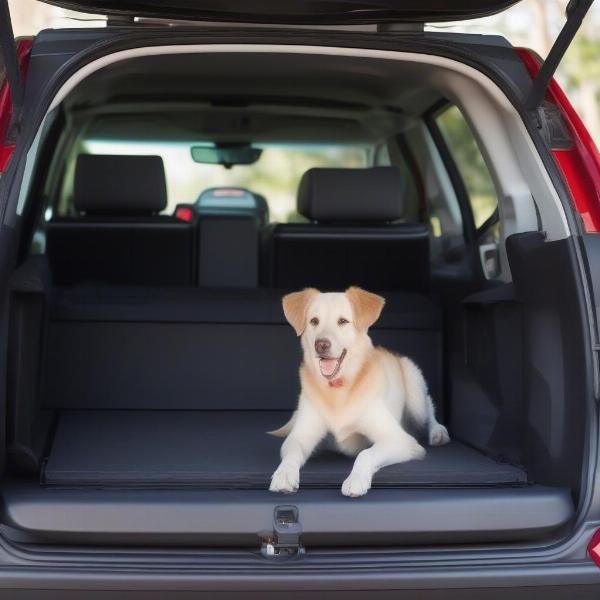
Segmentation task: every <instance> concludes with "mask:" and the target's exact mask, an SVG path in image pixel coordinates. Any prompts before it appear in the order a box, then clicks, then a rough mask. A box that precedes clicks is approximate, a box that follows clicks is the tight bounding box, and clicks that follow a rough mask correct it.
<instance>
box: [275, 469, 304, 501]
mask: <svg viewBox="0 0 600 600" xmlns="http://www.w3.org/2000/svg"><path fill="white" fill-rule="evenodd" d="M299 485H300V470H299V469H297V468H296V467H291V466H289V465H279V467H278V468H277V470H276V471H275V473H273V476H272V477H271V485H270V486H269V490H270V491H271V492H283V493H284V494H293V493H294V492H297V491H298V486H299Z"/></svg>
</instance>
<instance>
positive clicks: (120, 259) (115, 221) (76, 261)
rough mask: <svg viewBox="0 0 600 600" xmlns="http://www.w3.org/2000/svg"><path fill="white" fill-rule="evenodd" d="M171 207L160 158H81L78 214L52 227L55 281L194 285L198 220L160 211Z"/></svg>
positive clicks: (48, 239) (50, 247) (75, 203)
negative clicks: (195, 239)
mask: <svg viewBox="0 0 600 600" xmlns="http://www.w3.org/2000/svg"><path fill="white" fill-rule="evenodd" d="M166 206H167V188H166V182H165V172H164V167H163V162H162V158H161V157H160V156H112V155H90V154H83V155H81V156H79V157H78V159H77V166H76V170H75V185H74V196H73V208H74V211H75V213H76V214H75V215H74V216H69V217H58V218H55V219H52V220H51V221H50V222H49V223H48V225H47V237H46V244H47V246H46V253H47V255H48V259H49V262H50V268H51V270H52V275H53V278H54V281H55V282H56V283H58V284H63V285H70V284H76V283H83V282H88V283H103V284H126V285H160V286H185V285H192V284H193V281H194V277H195V269H194V226H193V224H190V223H185V222H183V221H180V220H179V219H176V218H174V217H172V216H167V215H161V214H159V213H160V211H162V210H164V209H165V208H166Z"/></svg>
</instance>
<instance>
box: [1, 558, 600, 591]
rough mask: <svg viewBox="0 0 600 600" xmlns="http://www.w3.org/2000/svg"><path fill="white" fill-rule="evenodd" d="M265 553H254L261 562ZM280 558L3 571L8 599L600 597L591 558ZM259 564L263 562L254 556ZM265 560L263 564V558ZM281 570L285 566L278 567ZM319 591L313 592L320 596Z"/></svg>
mask: <svg viewBox="0 0 600 600" xmlns="http://www.w3.org/2000/svg"><path fill="white" fill-rule="evenodd" d="M259 560H260V559H258V558H257V561H259ZM303 562H304V561H299V562H298V563H296V564H295V565H290V563H287V564H281V565H275V568H274V569H273V570H271V569H269V571H270V572H269V573H267V572H265V573H261V572H260V571H262V569H261V568H260V567H259V568H258V569H254V572H250V571H251V570H250V571H248V572H245V573H242V574H233V573H232V572H227V570H225V571H221V572H217V571H206V572H203V573H198V572H196V573H185V572H179V573H177V574H174V573H166V572H164V573H161V572H160V571H161V570H160V569H155V570H153V572H152V573H150V572H140V571H138V572H136V571H130V570H127V571H117V570H116V569H115V570H104V569H102V567H101V565H96V567H95V568H94V569H93V570H89V571H81V570H78V571H77V572H75V571H67V570H65V571H62V570H61V569H59V568H46V569H40V570H38V569H30V568H18V569H8V570H4V569H3V570H2V573H1V575H0V599H4V598H11V599H14V598H36V599H38V598H61V599H62V598H64V599H69V598H78V599H85V598H88V597H89V598H104V597H106V598H119V599H122V598H123V599H128V598H132V599H133V598H136V599H140V598H144V599H148V598H150V599H155V598H156V599H159V598H160V599H162V598H165V599H166V598H169V599H172V598H174V599H176V598H179V597H181V598H194V599H196V598H219V599H220V598H237V597H240V598H241V597H244V598H275V597H278V598H280V597H281V596H280V594H281V593H282V592H284V593H286V598H304V597H308V596H309V595H312V597H313V598H346V599H347V598H362V597H367V594H368V597H371V596H375V597H377V598H380V597H381V598H440V599H442V598H443V599H444V600H448V599H454V598H456V599H459V598H460V599H461V600H465V599H467V600H468V599H471V598H473V599H475V598H477V599H482V598H483V599H491V598H494V599H495V598H503V599H505V598H510V599H511V600H519V599H521V598H523V599H524V598H527V599H530V598H544V599H548V598H550V599H553V598H569V599H570V600H572V599H574V598H577V599H579V598H600V570H599V569H597V568H596V567H595V566H594V565H592V564H591V563H571V564H561V565H556V564H555V565H551V566H550V565H549V566H543V567H542V566H529V567H511V566H509V565H506V566H503V567H497V568H489V567H479V568H477V567H476V568H468V569H466V568H465V569H461V568H451V569H449V568H440V569H437V568H436V569H429V570H428V569H423V570H411V571H403V570H396V571H395V572H391V571H388V570H385V569H381V570H378V571H376V572H375V571H363V572H361V570H357V569H352V570H349V571H347V570H344V571H343V572H342V571H340V572H336V571H335V570H327V569H326V570H320V569H319V570H317V569H315V570H313V569H310V568H304V567H303V566H301V565H302V563H303ZM257 566H258V563H257ZM263 566H264V564H263ZM276 571H280V572H279V573H277V572H276ZM315 593H316V595H315Z"/></svg>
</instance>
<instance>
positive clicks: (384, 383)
mask: <svg viewBox="0 0 600 600" xmlns="http://www.w3.org/2000/svg"><path fill="white" fill-rule="evenodd" d="M384 304H385V300H384V299H383V298H382V297H381V296H378V295H376V294H372V293H370V292H366V291H365V290H362V289H360V288H356V287H351V288H349V289H348V290H346V291H345V292H344V293H321V292H319V291H318V290H315V289H312V288H308V289H305V290H302V291H300V292H294V293H292V294H288V295H287V296H284V298H283V310H284V313H285V316H286V318H287V320H288V321H289V323H290V324H291V325H292V327H293V328H294V330H295V331H296V334H297V335H298V336H300V338H301V342H302V348H303V351H304V360H303V363H302V365H301V367H300V381H301V392H300V398H299V400H298V408H297V410H296V411H295V412H294V414H293V416H292V418H291V419H290V421H289V422H288V423H286V424H285V425H284V426H283V427H281V428H280V429H278V430H276V431H272V432H270V433H271V434H273V435H277V436H280V437H286V440H285V441H284V443H283V445H282V447H281V464H280V465H279V467H278V468H277V470H276V471H275V473H273V476H272V478H271V487H270V489H271V491H273V492H287V493H291V492H295V491H296V490H297V489H298V486H299V483H300V469H301V467H302V466H303V465H304V463H305V462H306V460H307V459H308V457H309V456H310V455H311V454H312V452H313V451H314V449H315V448H316V447H317V445H318V444H319V443H320V442H321V441H322V440H323V439H324V438H325V437H326V435H327V434H331V436H332V438H333V440H334V442H335V446H336V448H337V449H338V450H339V451H340V452H342V453H344V454H347V455H349V456H356V460H355V461H354V466H353V467H352V471H351V473H350V475H349V476H348V478H347V479H346V481H344V483H343V485H342V493H343V494H344V495H346V496H362V495H364V494H366V493H367V492H368V490H369V489H370V487H371V480H372V478H373V475H374V474H375V473H376V472H377V471H378V470H379V469H381V468H382V467H385V466H387V465H391V464H395V463H399V462H405V461H409V460H414V459H421V458H423V457H424V456H425V449H424V448H423V447H422V446H421V445H420V444H419V443H418V442H417V440H416V439H415V438H414V437H413V436H412V435H410V434H409V433H408V432H407V431H406V430H405V429H404V428H403V427H402V421H403V417H404V416H405V414H406V413H408V415H409V416H410V417H411V420H412V421H413V422H414V423H415V424H416V425H418V426H421V427H423V428H424V429H425V430H426V431H427V433H428V438H429V444H430V445H432V446H438V445H442V444H446V443H447V442H448V441H449V440H450V438H449V436H448V432H447V430H446V428H445V427H444V426H443V425H441V424H440V423H438V422H437V420H436V418H435V409H434V405H433V402H432V400H431V398H430V396H429V393H428V391H427V384H426V383H425V379H424V377H423V375H422V373H421V371H420V370H419V368H418V367H417V365H416V364H415V363H414V362H413V361H411V360H410V359H409V358H407V357H404V356H397V355H395V354H393V353H391V352H389V351H387V350H385V349H383V348H379V347H374V346H373V344H372V342H371V338H370V337H369V335H368V329H369V327H371V325H373V323H375V322H376V321H377V319H378V318H379V315H380V314H381V311H382V309H383V306H384ZM323 339H326V340H327V341H328V342H330V348H329V350H328V352H327V359H330V358H331V359H334V358H335V359H339V358H340V357H342V356H343V359H342V361H341V363H339V367H338V369H339V370H338V371H337V372H336V373H335V375H331V376H327V375H324V374H323V372H322V370H321V368H320V362H319V361H320V359H322V358H323V355H322V354H321V355H319V353H318V352H317V350H316V347H315V342H316V341H317V340H323ZM344 351H345V354H344Z"/></svg>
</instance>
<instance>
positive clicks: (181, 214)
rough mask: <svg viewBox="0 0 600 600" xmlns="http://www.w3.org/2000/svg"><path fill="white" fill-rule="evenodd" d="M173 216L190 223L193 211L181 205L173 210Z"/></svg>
mask: <svg viewBox="0 0 600 600" xmlns="http://www.w3.org/2000/svg"><path fill="white" fill-rule="evenodd" d="M175 216H176V217H177V218H178V219H179V220H180V221H185V222H186V223H191V222H192V220H193V219H194V211H193V210H192V209H191V208H188V207H187V206H182V207H181V208H178V209H177V210H176V211H175Z"/></svg>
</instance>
